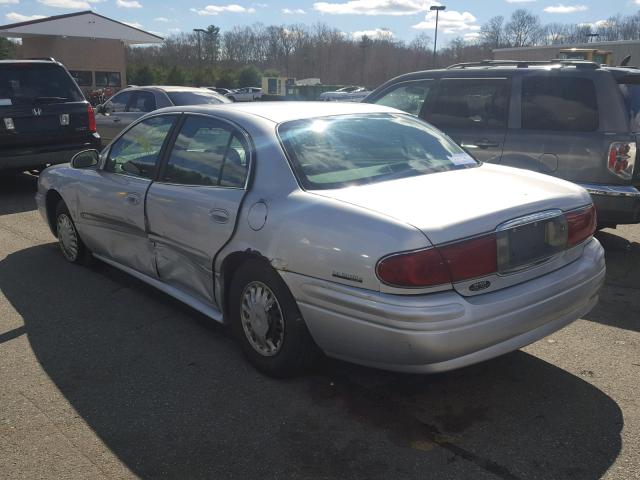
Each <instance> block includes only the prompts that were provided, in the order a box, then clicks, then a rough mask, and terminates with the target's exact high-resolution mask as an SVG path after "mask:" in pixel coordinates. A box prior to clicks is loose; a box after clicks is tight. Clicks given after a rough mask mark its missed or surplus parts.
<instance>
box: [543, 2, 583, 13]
mask: <svg viewBox="0 0 640 480" xmlns="http://www.w3.org/2000/svg"><path fill="white" fill-rule="evenodd" d="M586 10H589V7H587V6H586V5H563V4H562V3H559V4H558V5H550V6H548V7H545V8H544V11H545V12H547V13H576V12H584V11H586Z"/></svg>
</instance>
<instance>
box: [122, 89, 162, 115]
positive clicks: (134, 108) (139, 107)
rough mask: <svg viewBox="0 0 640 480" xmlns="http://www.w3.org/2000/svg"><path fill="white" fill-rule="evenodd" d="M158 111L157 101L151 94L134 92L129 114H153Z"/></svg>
mask: <svg viewBox="0 0 640 480" xmlns="http://www.w3.org/2000/svg"><path fill="white" fill-rule="evenodd" d="M155 109H156V99H155V97H154V95H153V93H151V92H134V93H133V98H132V99H131V102H130V103H129V108H128V110H127V111H128V112H141V113H146V112H153V111H154V110H155Z"/></svg>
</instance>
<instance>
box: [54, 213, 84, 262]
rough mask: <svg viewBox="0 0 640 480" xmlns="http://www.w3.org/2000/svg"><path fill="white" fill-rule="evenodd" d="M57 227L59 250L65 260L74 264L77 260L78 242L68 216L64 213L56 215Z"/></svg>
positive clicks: (76, 234)
mask: <svg viewBox="0 0 640 480" xmlns="http://www.w3.org/2000/svg"><path fill="white" fill-rule="evenodd" d="M57 226H58V243H59V244H60V250H62V254H63V255H64V256H65V258H66V259H67V260H69V261H71V262H74V261H75V260H76V258H78V248H79V242H78V233H77V232H76V229H75V227H74V226H73V222H72V221H71V218H69V215H67V214H66V213H61V214H60V215H58V222H57Z"/></svg>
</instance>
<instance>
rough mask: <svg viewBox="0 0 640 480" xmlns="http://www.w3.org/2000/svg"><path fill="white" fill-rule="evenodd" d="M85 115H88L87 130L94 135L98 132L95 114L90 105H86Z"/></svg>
mask: <svg viewBox="0 0 640 480" xmlns="http://www.w3.org/2000/svg"><path fill="white" fill-rule="evenodd" d="M87 115H88V120H89V124H88V128H89V131H90V132H91V133H95V132H97V131H98V128H97V126H96V113H95V112H94V111H93V107H92V106H91V104H90V103H87Z"/></svg>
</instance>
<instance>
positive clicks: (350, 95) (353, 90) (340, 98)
mask: <svg viewBox="0 0 640 480" xmlns="http://www.w3.org/2000/svg"><path fill="white" fill-rule="evenodd" d="M370 93H371V91H370V90H367V89H366V88H365V87H358V86H355V85H350V86H348V87H342V88H339V89H338V90H335V91H333V92H323V93H321V94H320V97H319V98H318V100H320V101H324V102H359V101H360V100H362V99H363V98H364V97H366V96H367V95H369V94H370Z"/></svg>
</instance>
